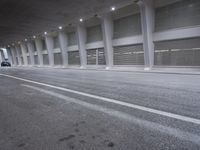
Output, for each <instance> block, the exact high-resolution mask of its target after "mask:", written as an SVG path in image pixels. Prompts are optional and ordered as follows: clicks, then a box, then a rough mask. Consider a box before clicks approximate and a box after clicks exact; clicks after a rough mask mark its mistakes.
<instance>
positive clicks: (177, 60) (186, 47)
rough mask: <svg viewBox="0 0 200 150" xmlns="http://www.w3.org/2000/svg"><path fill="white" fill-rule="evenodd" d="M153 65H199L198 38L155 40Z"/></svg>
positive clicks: (199, 48)
mask: <svg viewBox="0 0 200 150" xmlns="http://www.w3.org/2000/svg"><path fill="white" fill-rule="evenodd" d="M154 45H155V52H154V64H155V65H168V66H200V38H195V39H184V40H174V41H164V42H156V43H155V44H154Z"/></svg>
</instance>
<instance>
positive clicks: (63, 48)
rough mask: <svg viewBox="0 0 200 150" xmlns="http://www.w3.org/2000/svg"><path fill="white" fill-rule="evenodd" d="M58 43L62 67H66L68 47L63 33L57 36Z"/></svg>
mask: <svg viewBox="0 0 200 150" xmlns="http://www.w3.org/2000/svg"><path fill="white" fill-rule="evenodd" d="M58 38H59V42H60V49H61V54H62V61H63V66H64V67H67V66H68V53H67V47H68V40H67V35H66V33H65V32H64V31H60V32H59V34H58Z"/></svg>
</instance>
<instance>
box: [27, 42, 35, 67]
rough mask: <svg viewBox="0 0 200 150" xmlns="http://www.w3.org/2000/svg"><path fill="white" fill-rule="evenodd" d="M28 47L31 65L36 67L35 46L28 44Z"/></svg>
mask: <svg viewBox="0 0 200 150" xmlns="http://www.w3.org/2000/svg"><path fill="white" fill-rule="evenodd" d="M27 46H28V52H29V57H30V61H31V65H32V66H34V65H35V60H34V46H33V43H31V42H28V43H27Z"/></svg>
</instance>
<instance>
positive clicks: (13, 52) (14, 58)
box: [10, 47, 17, 66]
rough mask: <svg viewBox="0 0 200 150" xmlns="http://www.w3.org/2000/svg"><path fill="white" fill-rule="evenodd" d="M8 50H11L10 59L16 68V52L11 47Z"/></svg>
mask: <svg viewBox="0 0 200 150" xmlns="http://www.w3.org/2000/svg"><path fill="white" fill-rule="evenodd" d="M10 50H11V55H12V59H13V64H14V65H15V66H17V61H16V56H17V55H16V51H15V48H14V47H11V48H10Z"/></svg>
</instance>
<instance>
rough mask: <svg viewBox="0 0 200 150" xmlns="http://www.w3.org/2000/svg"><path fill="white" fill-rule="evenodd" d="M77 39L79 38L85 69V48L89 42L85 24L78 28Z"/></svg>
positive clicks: (82, 64) (81, 58)
mask: <svg viewBox="0 0 200 150" xmlns="http://www.w3.org/2000/svg"><path fill="white" fill-rule="evenodd" d="M77 37H78V46H79V53H80V61H81V68H85V67H86V65H87V58H86V48H85V45H86V40H87V32H86V28H85V26H84V25H83V24H79V25H78V26H77Z"/></svg>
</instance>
